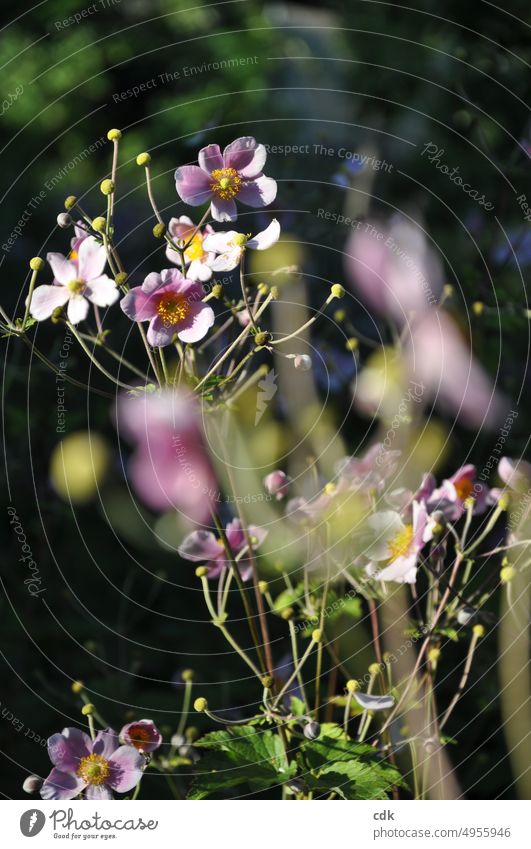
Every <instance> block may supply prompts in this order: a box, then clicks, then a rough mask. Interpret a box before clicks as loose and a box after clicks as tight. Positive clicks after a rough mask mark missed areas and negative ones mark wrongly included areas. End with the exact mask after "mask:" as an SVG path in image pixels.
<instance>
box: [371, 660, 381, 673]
mask: <svg viewBox="0 0 531 849" xmlns="http://www.w3.org/2000/svg"><path fill="white" fill-rule="evenodd" d="M369 672H370V673H371V675H378V673H379V672H380V664H379V663H371V665H370V666H369Z"/></svg>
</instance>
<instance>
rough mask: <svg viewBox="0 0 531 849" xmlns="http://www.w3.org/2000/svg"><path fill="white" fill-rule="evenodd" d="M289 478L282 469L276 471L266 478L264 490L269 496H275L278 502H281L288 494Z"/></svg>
mask: <svg viewBox="0 0 531 849" xmlns="http://www.w3.org/2000/svg"><path fill="white" fill-rule="evenodd" d="M288 485H289V478H288V476H287V474H286V473H285V472H283V471H281V470H280V469H276V470H275V471H274V472H271V474H269V475H266V477H265V478H264V488H265V491H266V492H267V493H269V495H274V496H275V498H276V500H277V501H281V500H282V499H283V498H284V496H285V495H287V492H288Z"/></svg>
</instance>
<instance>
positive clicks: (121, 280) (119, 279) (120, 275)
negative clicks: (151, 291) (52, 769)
mask: <svg viewBox="0 0 531 849" xmlns="http://www.w3.org/2000/svg"><path fill="white" fill-rule="evenodd" d="M126 280H127V274H126V273H125V271H120V272H119V273H118V274H117V275H116V277H115V278H114V282H115V283H116V285H117V286H123V285H124V283H125V281H126Z"/></svg>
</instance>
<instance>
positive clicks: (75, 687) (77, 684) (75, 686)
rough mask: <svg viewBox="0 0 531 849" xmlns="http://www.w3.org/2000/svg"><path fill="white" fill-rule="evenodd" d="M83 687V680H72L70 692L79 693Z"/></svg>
mask: <svg viewBox="0 0 531 849" xmlns="http://www.w3.org/2000/svg"><path fill="white" fill-rule="evenodd" d="M84 689H85V685H84V684H83V681H72V692H73V693H76V694H77V693H80V692H81V690H84Z"/></svg>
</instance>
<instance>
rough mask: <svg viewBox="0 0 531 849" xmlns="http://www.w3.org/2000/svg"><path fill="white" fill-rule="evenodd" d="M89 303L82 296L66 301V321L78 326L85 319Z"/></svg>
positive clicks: (75, 296)
mask: <svg viewBox="0 0 531 849" xmlns="http://www.w3.org/2000/svg"><path fill="white" fill-rule="evenodd" d="M88 310H89V303H88V301H87V300H85V298H84V297H83V295H74V296H73V297H71V298H70V300H69V301H68V308H67V311H66V312H67V315H68V321H70V322H71V323H72V324H79V322H80V321H83V320H84V319H85V318H86V317H87V313H88Z"/></svg>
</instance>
